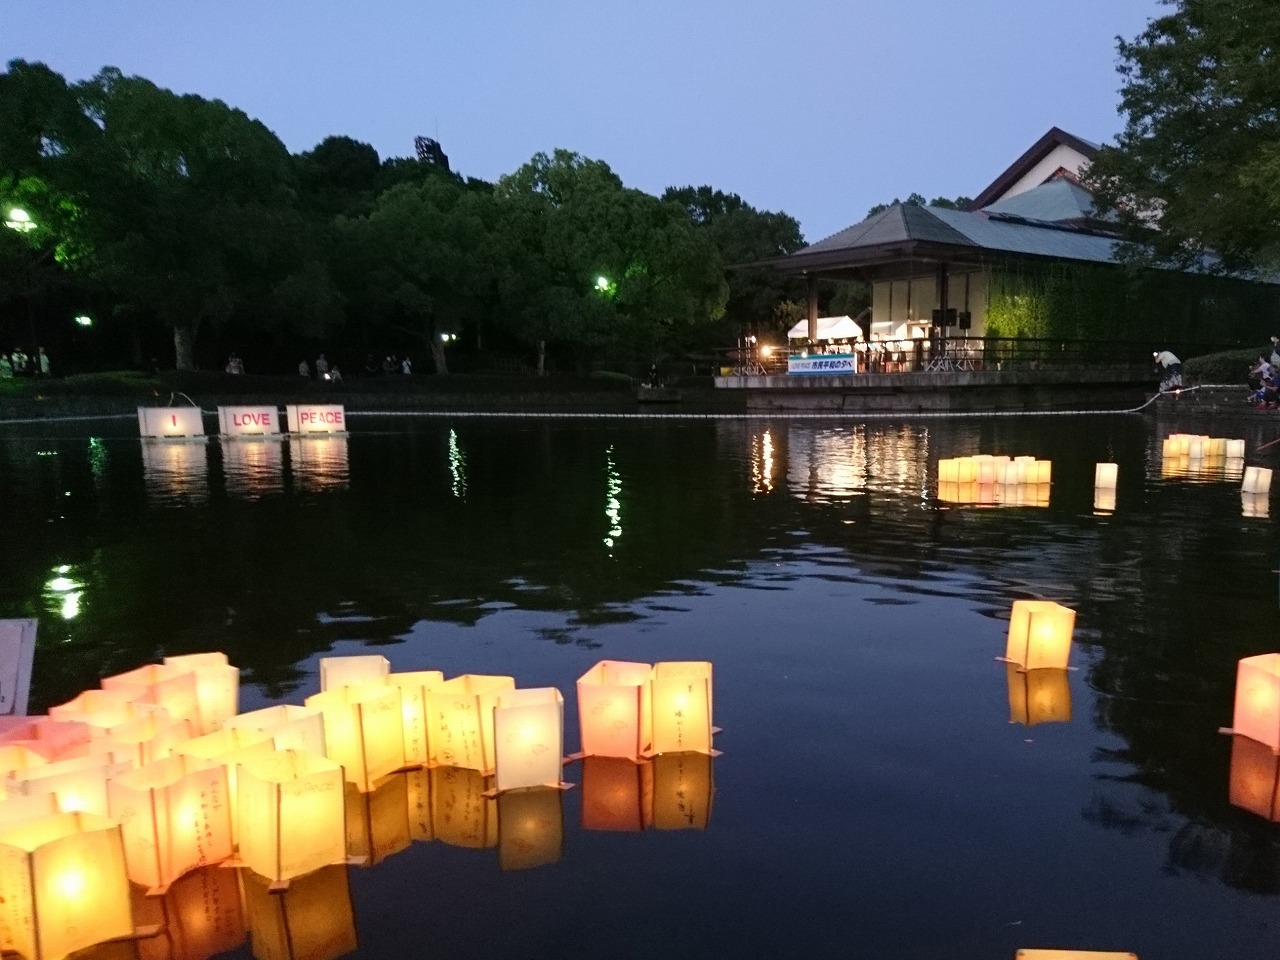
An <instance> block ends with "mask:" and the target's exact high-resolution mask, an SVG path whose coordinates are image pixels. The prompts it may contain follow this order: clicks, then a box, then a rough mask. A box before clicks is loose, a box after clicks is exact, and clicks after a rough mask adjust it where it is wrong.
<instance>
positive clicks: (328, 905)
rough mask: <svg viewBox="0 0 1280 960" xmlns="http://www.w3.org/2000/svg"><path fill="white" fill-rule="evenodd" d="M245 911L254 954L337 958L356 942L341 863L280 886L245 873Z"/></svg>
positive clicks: (266, 958)
mask: <svg viewBox="0 0 1280 960" xmlns="http://www.w3.org/2000/svg"><path fill="white" fill-rule="evenodd" d="M244 914H245V921H246V924H247V926H248V928H249V942H250V944H251V945H252V948H253V955H254V957H256V958H257V960H336V958H337V957H342V956H345V955H346V954H348V953H352V952H353V951H354V950H355V949H356V948H357V946H358V943H357V941H356V918H355V908H354V907H353V905H352V903H351V886H350V880H349V878H348V875H347V868H346V867H345V866H333V867H325V868H324V869H322V870H317V871H315V872H314V873H310V874H307V875H306V876H305V877H299V878H297V879H296V880H294V881H293V882H292V883H290V884H289V889H287V890H283V891H277V890H272V889H271V887H270V886H269V885H268V884H266V883H265V882H263V880H262V879H261V878H259V877H255V876H253V875H252V874H246V875H245V877H244Z"/></svg>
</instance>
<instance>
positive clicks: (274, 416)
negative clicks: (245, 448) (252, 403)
mask: <svg viewBox="0 0 1280 960" xmlns="http://www.w3.org/2000/svg"><path fill="white" fill-rule="evenodd" d="M218 432H219V433H221V434H222V435H223V436H224V437H261V436H269V435H272V434H278V433H279V432H280V411H279V410H277V409H276V408H275V407H218Z"/></svg>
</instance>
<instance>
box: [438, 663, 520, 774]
mask: <svg viewBox="0 0 1280 960" xmlns="http://www.w3.org/2000/svg"><path fill="white" fill-rule="evenodd" d="M515 688H516V682H515V680H514V679H513V678H512V677H494V676H483V675H480V674H463V675H462V676H460V677H451V678H450V679H448V680H446V681H445V682H444V683H442V684H440V685H439V686H438V687H435V688H433V689H430V690H427V691H426V693H425V698H426V704H427V744H428V748H429V750H430V752H431V762H432V763H433V764H436V765H440V766H445V767H466V768H468V769H471V770H479V771H480V772H482V773H488V772H490V771H491V770H493V767H494V763H495V757H494V748H493V707H494V704H495V702H496V700H497V696H498V694H499V693H501V692H503V691H507V690H514V689H515Z"/></svg>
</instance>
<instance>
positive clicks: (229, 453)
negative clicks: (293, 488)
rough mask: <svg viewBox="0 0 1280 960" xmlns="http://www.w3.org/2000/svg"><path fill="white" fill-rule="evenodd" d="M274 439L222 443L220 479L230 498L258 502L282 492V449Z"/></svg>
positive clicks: (225, 440) (281, 445) (224, 440)
mask: <svg viewBox="0 0 1280 960" xmlns="http://www.w3.org/2000/svg"><path fill="white" fill-rule="evenodd" d="M283 446H284V445H283V444H282V443H280V441H279V440H277V439H274V438H273V439H270V440H228V439H225V438H224V439H223V441H222V444H221V447H222V476H223V480H224V481H225V483H226V486H227V493H228V495H230V496H233V497H238V498H239V499H241V500H248V501H250V502H252V501H254V500H260V499H261V498H262V497H266V496H271V495H274V494H280V493H283V492H284V449H283Z"/></svg>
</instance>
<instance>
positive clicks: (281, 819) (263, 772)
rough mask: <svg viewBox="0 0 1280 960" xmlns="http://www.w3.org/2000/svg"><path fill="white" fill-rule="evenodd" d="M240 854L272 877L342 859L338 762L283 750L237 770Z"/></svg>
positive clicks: (276, 878) (343, 837) (297, 873)
mask: <svg viewBox="0 0 1280 960" xmlns="http://www.w3.org/2000/svg"><path fill="white" fill-rule="evenodd" d="M237 778H238V781H239V782H238V786H237V793H238V795H239V797H238V803H239V808H240V810H239V816H238V817H237V818H236V819H237V822H238V823H239V825H240V837H239V840H240V859H241V860H242V861H243V862H244V865H245V866H247V867H248V868H249V869H250V870H253V871H254V872H255V873H257V874H259V875H260V876H263V877H266V878H267V879H268V880H271V881H282V880H289V879H292V878H294V877H300V876H302V875H304V874H307V873H310V872H311V871H312V870H318V869H319V868H321V867H324V866H328V865H329V864H333V863H342V862H343V861H344V860H345V859H346V826H345V818H344V812H343V779H342V767H340V766H339V765H338V764H336V763H334V762H333V761H332V760H327V759H325V758H324V757H319V756H315V755H313V754H309V753H301V752H298V751H296V750H284V751H281V752H279V753H276V754H273V755H272V756H269V757H254V758H252V759H247V760H245V761H244V762H243V763H241V764H240V768H239V770H238V771H237Z"/></svg>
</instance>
